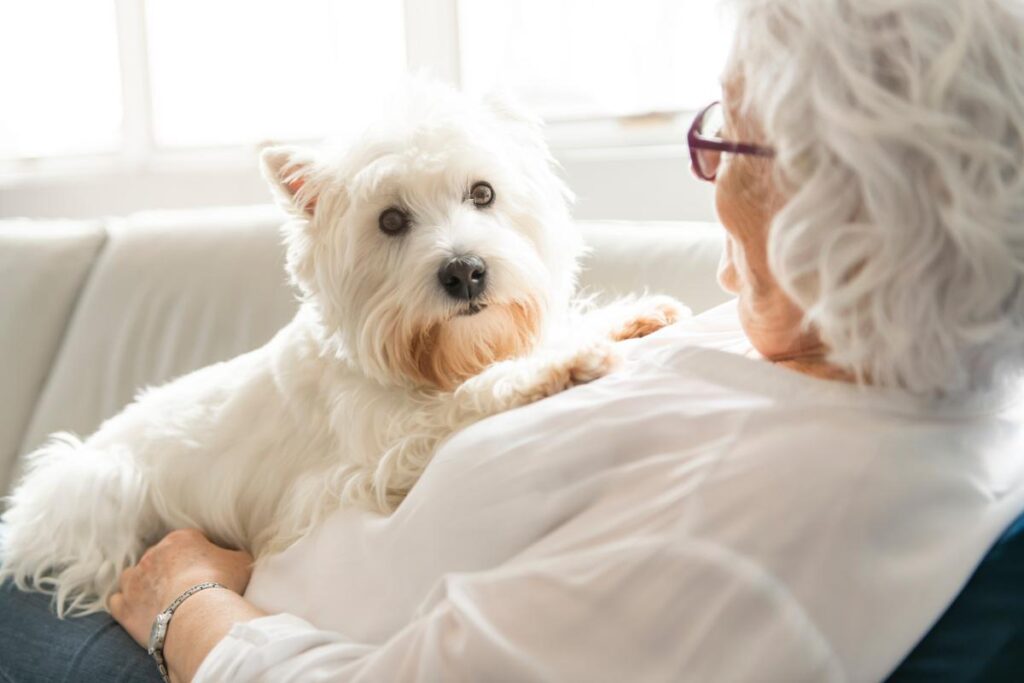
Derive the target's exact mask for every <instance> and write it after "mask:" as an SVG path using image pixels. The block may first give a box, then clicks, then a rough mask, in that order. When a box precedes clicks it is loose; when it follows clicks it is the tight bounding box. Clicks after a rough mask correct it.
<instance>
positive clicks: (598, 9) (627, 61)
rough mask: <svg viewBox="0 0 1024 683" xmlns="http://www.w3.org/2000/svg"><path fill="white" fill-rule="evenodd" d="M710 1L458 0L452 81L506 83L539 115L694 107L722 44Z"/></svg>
mask: <svg viewBox="0 0 1024 683" xmlns="http://www.w3.org/2000/svg"><path fill="white" fill-rule="evenodd" d="M717 5H718V3H716V2H714V1H713V0H628V1H627V0H468V1H466V2H460V3H459V35H460V37H461V44H460V51H461V57H462V82H463V85H464V86H465V87H466V88H467V89H468V90H472V91H486V90H488V89H491V88H494V87H504V88H509V89H511V90H513V91H516V92H518V94H519V96H520V97H522V98H523V99H524V101H526V102H527V103H529V104H530V105H532V106H533V107H534V108H536V109H537V110H538V111H539V112H540V113H542V114H543V115H544V116H546V117H547V118H548V119H571V118H587V117H603V116H621V115H629V114H642V113H650V112H664V111H679V110H686V109H695V108H697V107H699V106H701V105H703V104H706V103H707V102H708V101H710V100H711V99H713V98H715V97H717V96H718V92H719V83H718V78H719V76H720V75H721V71H722V68H723V66H724V64H725V57H726V55H727V53H728V49H729V46H730V41H729V38H728V32H727V29H726V28H725V27H724V25H723V22H722V17H721V16H720V13H719V11H718V9H717Z"/></svg>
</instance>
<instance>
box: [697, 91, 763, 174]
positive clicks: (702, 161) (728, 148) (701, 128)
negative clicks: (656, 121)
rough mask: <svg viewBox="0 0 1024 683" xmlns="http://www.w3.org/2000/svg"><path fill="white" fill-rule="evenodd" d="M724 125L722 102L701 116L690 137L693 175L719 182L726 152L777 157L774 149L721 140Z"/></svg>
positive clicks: (701, 113) (700, 114)
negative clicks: (720, 167)
mask: <svg viewBox="0 0 1024 683" xmlns="http://www.w3.org/2000/svg"><path fill="white" fill-rule="evenodd" d="M724 122H725V117H724V115H723V113H722V103H721V102H712V103H711V104H709V105H708V106H707V107H705V108H704V109H703V110H702V111H701V112H700V113H699V114H697V118H695V119H694V120H693V125H692V126H690V132H689V134H687V136H686V142H687V143H688V144H689V145H690V164H691V166H692V168H693V173H694V175H696V176H697V177H698V178H700V179H701V180H707V181H708V182H711V183H713V182H715V177H716V176H717V175H718V167H719V166H721V164H722V152H728V153H730V154H748V155H751V156H758V157H773V156H775V150H774V149H772V148H771V147H762V146H761V145H752V144H748V143H745V142H729V141H727V140H723V139H721V138H720V137H718V136H719V135H720V134H721V132H722V125H723V123H724Z"/></svg>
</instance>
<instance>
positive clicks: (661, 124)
mask: <svg viewBox="0 0 1024 683" xmlns="http://www.w3.org/2000/svg"><path fill="white" fill-rule="evenodd" d="M688 120H689V116H688V113H686V112H682V113H653V114H648V115H644V116H634V117H624V118H616V119H589V120H579V121H560V122H553V123H550V124H547V125H546V126H545V136H546V138H547V140H548V144H549V145H550V147H551V151H552V153H553V154H554V155H555V157H556V158H557V159H559V160H563V159H565V160H627V159H648V158H658V159H663V158H682V157H685V156H686V155H687V154H688V152H687V150H686V144H685V141H686V127H687V124H686V123H685V122H687V121H688ZM283 144H296V145H310V146H312V145H316V144H317V141H315V140H305V141H289V142H287V143H283ZM262 146H264V145H238V146H231V147H192V148H179V149H159V150H156V151H154V152H153V153H152V154H150V155H148V156H144V157H140V158H129V157H127V156H125V155H122V154H114V153H112V154H96V155H83V156H76V157H60V158H43V159H26V160H17V161H8V162H2V161H0V188H13V187H25V186H35V185H38V184H44V185H52V184H59V183H62V182H75V181H76V180H80V179H82V178H91V179H95V178H96V177H97V176H109V177H111V178H115V177H120V176H124V175H126V174H130V175H163V174H169V173H184V172H197V173H203V174H206V173H210V172H218V171H240V170H245V169H252V168H255V167H256V165H257V161H256V160H257V159H258V157H259V149H260V148H261V147H262Z"/></svg>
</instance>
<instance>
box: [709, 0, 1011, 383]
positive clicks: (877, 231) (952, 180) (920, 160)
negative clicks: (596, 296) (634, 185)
mask: <svg viewBox="0 0 1024 683" xmlns="http://www.w3.org/2000/svg"><path fill="white" fill-rule="evenodd" d="M732 5H733V8H734V9H735V10H736V18H737V20H738V25H737V39H736V41H737V42H736V46H735V49H734V50H733V59H732V61H731V63H730V65H729V67H728V68H727V73H726V79H727V80H729V79H730V78H738V79H739V81H740V83H741V84H742V92H743V102H742V103H741V106H742V107H743V111H744V112H745V114H746V115H747V116H751V117H753V120H754V121H756V122H757V123H758V124H759V125H760V127H761V128H762V129H763V132H764V134H765V137H766V138H767V140H768V141H770V143H771V144H772V145H774V146H775V148H776V150H777V152H778V155H777V158H776V173H777V180H778V182H779V183H781V188H782V189H783V190H784V191H785V192H786V193H787V196H788V201H787V202H786V204H785V206H784V208H783V209H782V210H781V211H780V212H779V213H778V214H777V216H776V217H775V219H774V222H773V224H772V226H771V231H770V237H769V254H770V267H771V268H772V271H773V272H774V273H775V275H776V277H777V278H778V279H779V281H780V283H781V285H782V286H783V287H784V289H785V291H786V292H787V293H788V294H789V295H790V296H791V297H792V298H793V299H794V301H795V302H796V303H797V304H798V305H799V306H800V307H801V308H802V309H803V310H804V311H805V312H806V316H807V321H808V323H809V324H812V325H813V326H815V328H816V329H817V330H818V332H819V333H820V334H821V336H822V338H823V340H824V341H825V342H826V343H827V344H828V345H829V347H830V348H831V350H832V354H833V355H832V360H833V361H834V362H836V363H837V364H839V365H841V366H843V367H846V368H848V369H851V370H852V371H853V372H855V373H856V374H857V375H858V376H859V377H860V378H861V379H870V380H871V381H872V382H873V383H875V384H878V385H882V386H894V387H902V388H904V389H906V390H908V391H910V392H912V393H914V394H918V395H921V396H928V397H955V396H958V395H963V394H965V393H967V392H971V391H975V390H987V389H991V388H994V387H996V386H997V385H999V384H1000V383H1002V382H1003V381H1004V380H1006V379H1008V378H1010V377H1015V376H1017V374H1018V373H1019V371H1020V369H1021V367H1022V366H1024V287H1022V286H1021V279H1022V277H1024V3H1022V2H1021V0H733V2H732Z"/></svg>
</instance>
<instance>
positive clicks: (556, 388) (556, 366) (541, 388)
mask: <svg viewBox="0 0 1024 683" xmlns="http://www.w3.org/2000/svg"><path fill="white" fill-rule="evenodd" d="M618 363H619V355H618V353H617V352H616V351H615V349H614V348H613V347H612V344H611V343H610V342H607V341H603V340H602V341H598V342H593V343H590V344H586V345H584V346H581V347H579V348H577V349H575V350H573V351H571V352H569V353H567V354H565V355H562V356H561V357H556V359H555V360H552V361H551V362H549V363H546V364H545V366H544V367H543V369H542V370H541V371H540V372H539V373H538V374H537V375H536V376H535V377H534V378H533V380H532V381H531V382H530V384H529V385H528V387H526V388H524V390H523V392H522V394H521V396H523V397H525V402H527V403H532V402H534V401H539V400H540V399H542V398H547V397H549V396H554V395H555V394H558V393H561V392H563V391H565V390H566V389H571V388H572V387H575V386H579V385H580V384H586V383H588V382H593V381H594V380H595V379H599V378H601V377H604V376H605V375H607V374H608V373H609V372H611V371H612V370H613V369H614V368H615V367H616V365H618Z"/></svg>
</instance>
